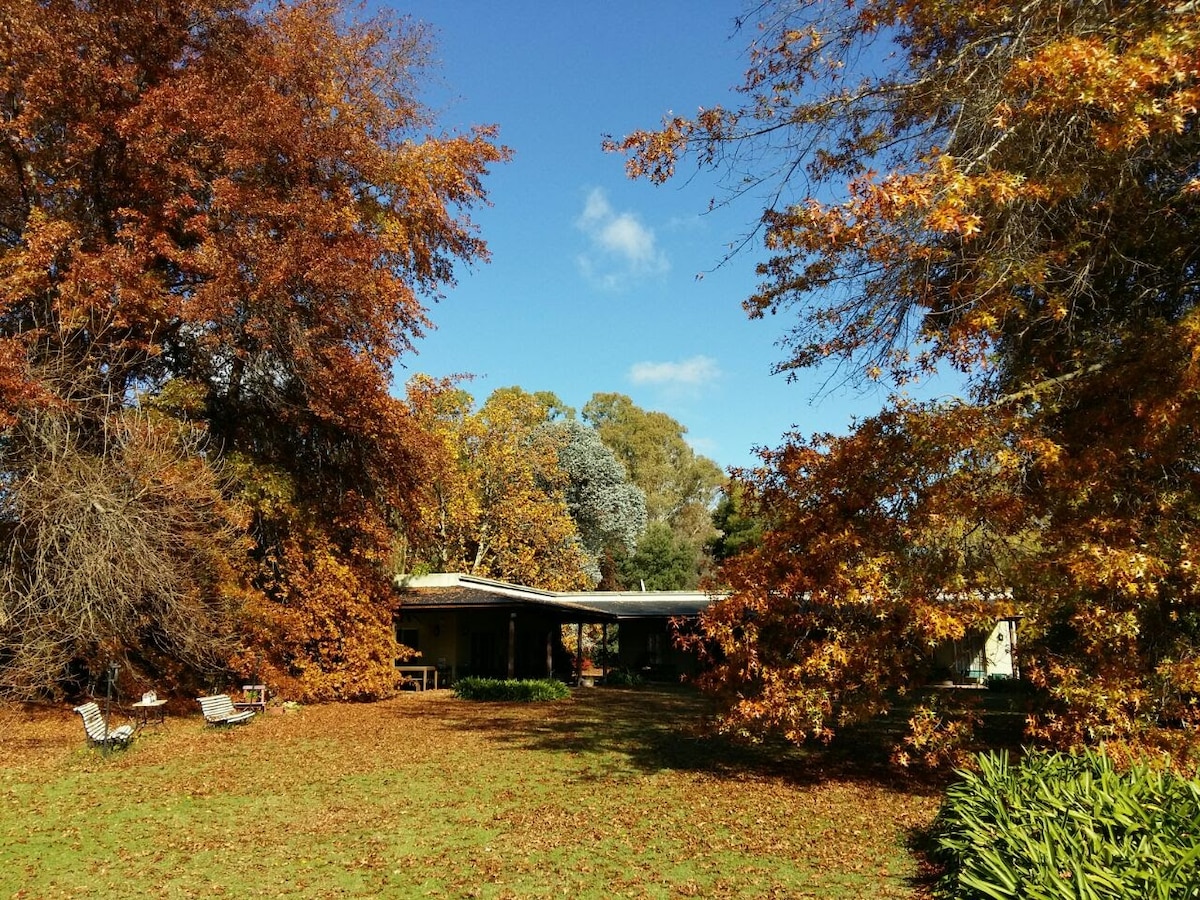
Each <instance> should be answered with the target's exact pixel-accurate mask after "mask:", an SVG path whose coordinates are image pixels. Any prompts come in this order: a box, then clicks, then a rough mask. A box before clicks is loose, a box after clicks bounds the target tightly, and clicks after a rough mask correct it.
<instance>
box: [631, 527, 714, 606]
mask: <svg viewBox="0 0 1200 900" xmlns="http://www.w3.org/2000/svg"><path fill="white" fill-rule="evenodd" d="M617 569H618V573H619V575H620V579H621V584H622V586H624V587H625V588H626V589H628V590H647V591H690V590H692V589H694V588H695V587H696V585H698V584H699V583H700V571H699V570H698V568H697V564H696V546H695V544H693V543H692V542H691V541H689V540H687V539H685V538H681V537H680V536H679V535H677V534H676V533H675V532H674V531H672V530H671V527H670V526H669V525H667V524H666V523H665V522H651V523H650V524H649V525H647V526H646V531H645V533H644V534H643V535H642V537H641V539H640V540H639V541H638V544H637V548H636V549H635V550H634V551H633V553H630V554H628V555H625V556H621V557H619V558H618V563H617Z"/></svg>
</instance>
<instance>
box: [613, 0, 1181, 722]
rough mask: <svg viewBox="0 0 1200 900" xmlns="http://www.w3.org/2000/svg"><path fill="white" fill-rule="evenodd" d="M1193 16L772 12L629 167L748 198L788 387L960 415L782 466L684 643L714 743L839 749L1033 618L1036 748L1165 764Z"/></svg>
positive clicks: (1145, 8)
mask: <svg viewBox="0 0 1200 900" xmlns="http://www.w3.org/2000/svg"><path fill="white" fill-rule="evenodd" d="M1198 15H1200V13H1198V11H1197V8H1196V5H1195V4H1190V3H1179V4H1176V3H1162V2H1158V0H1134V2H1122V3H1116V2H1106V0H1087V2H1083V0H1081V2H1072V3H1066V4H1064V3H1060V2H1041V0H1034V2H1023V3H1009V2H1003V0H987V2H984V3H976V2H972V3H965V2H958V0H936V2H935V0H930V2H924V0H921V2H914V3H898V2H893V0H849V2H845V3H830V2H825V0H801V2H782V0H780V2H773V0H772V2H765V3H762V4H760V5H758V6H757V7H756V8H755V11H754V13H753V18H754V20H755V21H754V24H758V25H760V26H761V27H760V28H759V30H758V31H757V37H756V39H755V43H754V45H753V49H752V54H753V56H752V65H751V68H750V71H749V72H748V75H747V78H746V81H745V83H744V85H743V86H742V91H743V97H744V100H745V102H744V103H743V104H741V105H739V106H737V107H736V108H731V109H725V108H720V107H716V108H712V109H708V110H703V111H701V112H700V113H699V114H698V115H697V116H696V117H694V118H690V119H688V118H683V117H676V118H670V119H668V120H666V121H665V122H664V124H663V127H662V128H661V129H659V130H657V131H652V132H642V133H637V134H633V135H630V136H629V137H628V138H626V139H624V140H623V141H621V142H619V144H617V146H619V147H621V148H623V149H625V150H626V151H628V152H629V153H630V154H631V156H630V161H629V169H630V172H631V173H632V174H633V175H637V176H646V177H649V178H652V179H654V180H663V179H665V178H667V177H669V176H670V175H671V174H672V172H673V171H674V169H675V167H676V165H677V163H678V162H679V160H680V159H681V158H682V157H684V156H687V155H692V156H694V157H695V158H697V159H698V160H699V161H700V163H701V164H714V165H728V167H729V168H728V170H727V171H728V172H729V173H730V175H731V176H733V177H734V178H735V179H738V180H737V181H736V186H737V188H738V189H739V190H747V189H753V188H752V186H748V184H749V183H748V182H747V180H746V177H747V176H746V172H747V171H748V170H749V171H751V172H752V173H753V175H754V178H752V179H751V181H754V180H755V179H757V182H758V183H759V184H760V185H763V186H765V187H767V188H768V190H769V192H770V193H769V196H770V201H769V203H768V205H767V208H766V210H765V212H764V215H763V219H762V236H763V239H764V242H765V246H766V249H767V254H768V255H767V259H766V261H765V262H763V263H762V264H761V265H760V267H759V273H760V275H761V278H762V281H761V284H760V286H759V288H758V290H757V291H756V292H755V293H754V294H753V295H752V296H751V297H750V298H749V299H748V300H747V301H746V304H745V305H746V308H747V310H748V311H749V313H750V314H751V315H752V316H763V315H766V314H768V313H772V314H774V313H781V314H791V315H793V318H792V322H793V323H794V324H793V326H792V328H791V329H790V331H789V332H788V333H787V335H786V338H785V347H786V349H787V351H788V352H787V355H786V356H785V358H784V359H783V360H782V361H781V362H780V363H779V366H778V367H779V369H780V370H781V371H786V372H788V373H790V374H793V375H794V374H795V373H797V372H800V371H802V370H803V369H804V368H805V367H807V366H810V365H812V364H815V363H817V362H820V361H823V360H828V359H836V360H840V361H842V363H844V364H846V365H850V366H853V367H855V368H856V370H857V371H858V372H859V373H861V374H863V375H864V376H866V377H868V378H881V377H890V378H892V379H894V381H895V382H896V383H897V384H900V385H903V384H905V383H907V382H908V381H909V380H910V379H912V378H914V377H918V376H920V375H921V374H923V373H925V372H929V371H932V370H934V369H936V368H937V367H939V366H954V367H956V368H958V369H959V370H960V371H962V372H964V373H966V375H967V376H968V378H969V380H970V384H971V386H972V393H971V400H970V402H962V403H952V404H940V405H939V404H933V405H924V406H918V405H913V404H911V403H907V402H905V401H896V402H895V403H893V404H892V405H891V406H890V408H888V409H885V410H884V411H883V412H882V413H881V414H880V415H879V416H877V417H873V418H871V419H869V420H867V421H865V422H863V423H861V424H860V425H859V426H858V427H857V428H856V429H855V430H854V431H853V432H852V433H851V434H850V435H848V436H844V437H832V436H823V437H822V436H819V437H816V438H812V439H806V438H804V437H803V436H800V435H792V436H790V437H788V438H787V441H786V443H785V444H784V445H783V446H782V447H781V448H780V449H779V450H777V451H773V452H769V453H766V454H764V465H763V467H762V468H761V469H760V470H759V471H757V472H754V473H749V474H748V476H747V485H746V490H747V494H748V497H749V498H750V500H751V501H752V503H757V504H758V505H759V511H760V512H761V513H762V516H761V517H762V518H763V520H764V521H766V522H768V523H769V524H770V527H769V528H768V530H767V533H766V534H765V535H764V537H763V542H762V545H761V547H760V548H758V549H757V550H754V551H752V552H750V553H746V554H742V555H739V556H737V557H735V558H734V559H733V560H731V561H730V562H729V563H728V565H727V566H726V568H725V571H724V579H725V580H727V581H728V582H729V583H730V584H731V585H732V587H733V589H734V593H733V596H732V597H731V598H730V600H729V601H727V602H725V603H723V604H720V605H718V606H717V607H716V608H714V610H713V611H712V613H711V614H710V615H709V616H708V618H707V620H706V623H705V625H706V629H707V633H708V637H709V639H710V640H711V641H712V642H714V643H715V644H716V645H717V646H719V648H720V650H721V651H722V652H721V654H720V655H719V657H718V658H719V660H720V662H719V663H718V664H717V665H716V667H715V668H714V670H713V673H712V678H711V682H710V684H711V686H712V687H713V688H714V689H716V690H718V691H720V692H722V694H723V696H725V697H726V699H727V700H728V705H727V712H728V721H729V723H730V724H731V725H733V726H736V727H748V728H751V729H758V728H765V729H771V730H779V731H782V732H784V733H786V734H788V735H789V736H791V737H793V738H796V739H802V738H804V737H808V736H813V735H817V736H828V735H829V734H830V733H831V730H832V729H833V728H834V727H836V725H837V724H838V723H839V722H844V721H847V720H852V719H855V718H860V717H862V716H865V715H869V714H871V713H872V712H874V711H876V710H878V709H880V708H881V707H883V706H884V705H885V704H886V698H887V696H888V694H889V691H891V690H894V689H896V688H899V689H907V688H910V687H912V686H913V685H915V684H917V683H918V682H919V681H920V679H921V677H922V674H923V670H924V667H925V666H927V664H928V660H929V648H930V646H931V645H932V644H933V643H935V642H937V641H939V640H942V639H945V638H947V637H954V636H958V635H961V634H962V633H963V631H964V629H967V628H969V627H972V626H980V625H983V624H986V623H987V622H988V620H989V619H990V618H991V617H993V616H995V615H997V614H999V613H1002V612H1011V611H1014V610H1016V611H1020V612H1022V613H1024V614H1026V615H1027V616H1028V618H1027V620H1026V628H1025V633H1026V636H1027V637H1028V638H1031V639H1032V641H1031V642H1027V643H1026V644H1025V646H1024V648H1023V650H1022V658H1023V660H1024V663H1025V666H1024V668H1025V670H1026V671H1027V672H1028V673H1029V675H1030V676H1031V678H1032V679H1033V681H1034V683H1035V684H1036V685H1037V686H1038V688H1039V689H1040V694H1039V701H1040V705H1039V709H1038V713H1037V715H1035V716H1034V717H1033V718H1032V719H1031V728H1032V731H1033V734H1034V735H1035V736H1038V737H1041V738H1045V739H1049V740H1054V741H1058V742H1062V743H1066V744H1072V743H1078V742H1082V741H1097V740H1104V739H1106V740H1130V741H1147V740H1159V739H1163V740H1168V741H1176V740H1181V739H1182V738H1183V736H1184V735H1186V734H1192V733H1194V732H1191V731H1186V732H1185V731H1178V730H1174V731H1173V730H1170V729H1164V727H1163V726H1165V725H1170V724H1172V723H1178V722H1179V721H1184V722H1191V721H1193V720H1194V719H1195V716H1196V710H1195V707H1194V704H1193V702H1192V698H1194V697H1195V696H1196V692H1197V690H1198V689H1200V677H1198V676H1200V629H1198V623H1200V584H1198V581H1197V575H1196V570H1195V569H1194V567H1193V564H1192V555H1193V552H1194V551H1193V548H1194V547H1195V546H1197V541H1198V540H1200V534H1198V533H1197V523H1198V519H1197V512H1198V510H1197V507H1196V500H1195V498H1196V497H1197V491H1196V489H1197V487H1198V485H1197V475H1196V473H1197V471H1200V468H1198V463H1200V445H1198V443H1197V435H1196V431H1195V428H1194V426H1193V423H1194V422H1195V421H1196V418H1197V413H1200V409H1198V400H1200V394H1198V391H1197V389H1198V387H1200V382H1198V380H1197V379H1198V377H1200V368H1198V366H1197V362H1196V361H1197V360H1198V359H1200V322H1198V319H1197V316H1198V313H1197V310H1196V299H1197V286H1198V283H1200V282H1198V280H1197V252H1198V251H1197V248H1198V247H1200V241H1198V238H1200V234H1198V233H1197V231H1198V226H1200V219H1198V217H1197V204H1198V203H1200V163H1198V160H1200V154H1198V152H1197V151H1198V150H1200V130H1198V128H1197V118H1196V117H1197V112H1196V111H1197V108H1198V105H1200V104H1198V101H1200V19H1198Z"/></svg>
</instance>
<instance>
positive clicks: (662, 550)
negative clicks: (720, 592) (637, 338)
mask: <svg viewBox="0 0 1200 900" xmlns="http://www.w3.org/2000/svg"><path fill="white" fill-rule="evenodd" d="M583 418H584V421H586V422H588V423H590V424H591V425H592V427H594V428H595V429H596V432H597V433H598V434H599V435H600V439H601V440H603V441H604V443H605V445H606V446H607V447H609V448H610V449H611V450H612V451H613V453H614V454H615V455H616V457H617V459H618V460H620V461H621V463H622V465H624V466H625V470H626V471H627V472H628V473H629V480H630V481H632V482H633V483H634V484H635V485H637V486H638V487H639V488H641V490H642V492H643V493H644V494H645V495H646V516H647V520H648V521H649V522H650V523H651V525H654V526H656V527H654V528H652V529H647V531H646V532H645V533H644V534H643V536H642V540H643V541H644V542H648V543H647V544H646V546H639V548H638V549H637V552H635V553H634V554H633V555H631V556H624V557H621V558H620V559H619V566H618V570H619V573H620V581H621V586H622V587H624V588H628V589H636V588H638V587H639V586H640V585H641V584H642V583H643V582H644V583H645V584H646V585H647V586H650V585H654V586H655V589H656V590H690V589H692V588H694V587H695V586H696V584H697V583H698V582H699V580H700V577H701V575H702V574H703V573H704V572H705V571H706V570H707V568H708V560H709V557H708V554H707V552H706V547H705V545H706V543H707V542H708V541H710V540H712V539H713V538H714V537H715V536H716V532H715V529H714V527H713V522H712V509H711V506H712V502H713V498H714V497H715V496H716V493H717V489H718V488H719V487H720V486H721V485H722V484H723V483H724V482H725V476H724V474H723V473H722V472H721V469H720V467H719V466H718V465H717V464H716V463H715V462H713V461H712V460H711V459H708V458H707V457H705V456H701V455H699V454H698V453H696V452H695V451H694V450H693V449H692V448H691V446H690V445H689V444H688V442H687V441H686V440H684V435H685V434H687V429H686V428H685V427H684V426H683V425H681V424H680V423H679V422H677V421H675V420H674V419H673V418H671V417H670V416H668V415H667V414H666V413H663V412H654V411H649V410H645V409H642V408H641V407H639V406H637V405H635V404H634V402H633V401H632V400H631V399H629V397H626V396H625V395H624V394H612V393H600V394H593V395H592V398H591V399H590V400H589V401H588V402H587V403H586V404H584V407H583ZM685 557H690V559H688V560H686V561H685Z"/></svg>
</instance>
